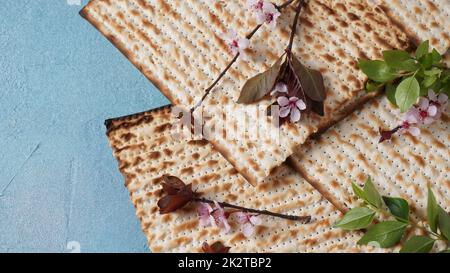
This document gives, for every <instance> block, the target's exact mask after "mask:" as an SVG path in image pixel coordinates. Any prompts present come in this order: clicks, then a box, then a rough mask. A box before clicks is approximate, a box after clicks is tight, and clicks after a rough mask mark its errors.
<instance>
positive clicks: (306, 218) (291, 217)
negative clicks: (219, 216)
mask: <svg viewBox="0 0 450 273" xmlns="http://www.w3.org/2000/svg"><path fill="white" fill-rule="evenodd" d="M193 201H195V202H202V203H208V204H214V201H212V200H209V199H206V198H194V199H193ZM217 203H219V205H220V206H221V207H224V208H233V209H238V210H240V211H243V212H251V213H256V214H264V215H269V216H274V217H278V218H283V219H287V220H292V221H300V222H303V223H304V224H307V223H309V222H310V221H311V216H296V215H286V214H281V213H275V212H271V211H268V210H256V209H249V208H244V207H241V206H237V205H233V204H229V203H226V202H217Z"/></svg>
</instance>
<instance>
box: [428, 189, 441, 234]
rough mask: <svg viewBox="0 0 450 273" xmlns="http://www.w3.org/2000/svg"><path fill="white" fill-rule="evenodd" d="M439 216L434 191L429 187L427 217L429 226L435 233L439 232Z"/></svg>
mask: <svg viewBox="0 0 450 273" xmlns="http://www.w3.org/2000/svg"><path fill="white" fill-rule="evenodd" d="M438 215H439V206H438V204H437V202H436V198H435V197H434V194H433V191H432V190H431V188H430V187H428V202H427V217H428V225H429V226H430V229H431V230H432V231H433V232H437V224H438Z"/></svg>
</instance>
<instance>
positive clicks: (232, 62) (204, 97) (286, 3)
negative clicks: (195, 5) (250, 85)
mask: <svg viewBox="0 0 450 273" xmlns="http://www.w3.org/2000/svg"><path fill="white" fill-rule="evenodd" d="M295 1H297V0H288V1H286V2H284V3H283V4H281V5H277V6H275V7H276V9H277V10H278V11H281V10H282V9H284V8H286V7H288V6H289V5H290V4H292V3H293V2H295ZM301 2H303V0H302V1H301ZM262 25H263V23H261V24H258V25H257V26H256V27H255V28H254V29H253V30H252V31H251V32H250V33H249V34H247V36H246V39H248V40H250V39H251V38H252V37H253V36H254V35H255V34H256V32H258V30H259V29H260V28H261V26H262ZM240 55H241V53H240V52H237V53H236V54H235V55H234V58H233V59H232V60H231V62H230V63H229V64H228V65H227V66H226V67H225V69H224V70H223V71H222V72H221V73H220V74H219V76H218V77H217V78H216V80H214V82H213V83H212V84H211V85H210V86H209V87H208V88H206V89H205V92H204V94H203V96H202V98H201V99H200V101H199V102H198V103H197V104H196V105H195V106H194V107H192V108H191V110H190V112H191V114H192V113H193V112H194V111H195V109H197V108H198V107H199V106H200V105H201V104H202V103H203V101H204V100H205V99H206V97H207V96H208V95H209V93H210V92H211V90H212V89H213V88H214V86H216V85H217V83H218V82H219V81H220V80H221V79H222V78H223V77H224V76H225V74H226V73H227V72H228V70H229V69H230V68H231V67H232V66H233V64H234V63H235V62H236V61H237V60H238V58H239V56H240Z"/></svg>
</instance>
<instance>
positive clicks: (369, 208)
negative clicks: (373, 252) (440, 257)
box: [335, 177, 450, 253]
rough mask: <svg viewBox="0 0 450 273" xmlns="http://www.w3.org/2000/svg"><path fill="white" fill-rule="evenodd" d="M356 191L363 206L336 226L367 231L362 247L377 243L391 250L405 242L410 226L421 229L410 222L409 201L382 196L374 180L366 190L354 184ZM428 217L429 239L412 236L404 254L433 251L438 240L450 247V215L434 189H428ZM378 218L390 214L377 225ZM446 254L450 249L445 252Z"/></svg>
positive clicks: (367, 183) (350, 212) (405, 244)
mask: <svg viewBox="0 0 450 273" xmlns="http://www.w3.org/2000/svg"><path fill="white" fill-rule="evenodd" d="M352 188H353V192H354V194H355V195H356V196H357V198H359V199H361V200H362V201H363V206H361V207H358V208H353V209H351V210H350V211H348V212H347V213H346V214H345V215H344V216H343V218H342V219H340V220H339V221H338V222H337V223H336V224H335V227H338V228H342V229H345V230H360V229H366V230H367V231H366V233H365V234H364V236H363V237H362V238H361V239H360V240H359V241H358V244H360V245H367V244H375V245H377V246H380V247H382V248H389V247H392V246H394V245H396V244H397V243H399V242H400V241H401V240H402V239H403V237H404V236H405V232H406V229H407V228H408V227H414V226H415V227H417V225H416V224H415V223H413V222H411V221H410V218H409V212H410V209H409V205H408V202H407V201H406V200H405V199H402V198H398V197H389V196H381V195H380V193H379V192H378V191H377V189H376V188H375V186H374V184H373V183H372V179H371V178H370V177H369V178H367V180H366V182H365V184H364V187H363V188H361V187H359V186H358V185H356V184H355V183H352ZM386 208H387V209H386ZM427 214H428V219H427V220H428V227H427V228H423V227H419V228H422V229H425V231H426V234H427V236H418V235H416V236H412V237H411V238H409V239H408V240H406V242H404V243H403V245H402V248H401V250H400V252H405V253H412V252H415V253H419V252H420V253H425V252H430V251H431V249H432V248H433V246H434V244H435V242H436V241H438V240H442V241H445V242H446V243H447V245H449V243H450V242H449V241H450V215H449V214H448V213H447V212H445V211H444V209H442V208H441V207H440V206H439V205H438V203H437V202H436V198H435V196H434V194H433V192H432V191H431V189H430V188H429V189H428V208H427ZM377 215H378V216H380V215H387V216H389V219H390V220H386V221H380V222H377V223H376V224H374V219H375V218H376V216H377ZM446 251H450V249H446V250H444V251H443V252H446Z"/></svg>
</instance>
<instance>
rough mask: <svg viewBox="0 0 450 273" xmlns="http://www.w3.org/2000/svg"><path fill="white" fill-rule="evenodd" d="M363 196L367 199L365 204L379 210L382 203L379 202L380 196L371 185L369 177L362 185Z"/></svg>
mask: <svg viewBox="0 0 450 273" xmlns="http://www.w3.org/2000/svg"><path fill="white" fill-rule="evenodd" d="M364 195H365V196H366V198H367V200H366V201H367V203H369V204H371V205H372V206H374V207H376V208H381V206H382V205H383V201H382V200H381V195H380V194H379V193H378V191H377V189H376V188H375V186H374V185H373V183H372V178H371V177H370V176H369V177H368V178H367V180H366V183H365V184H364Z"/></svg>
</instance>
